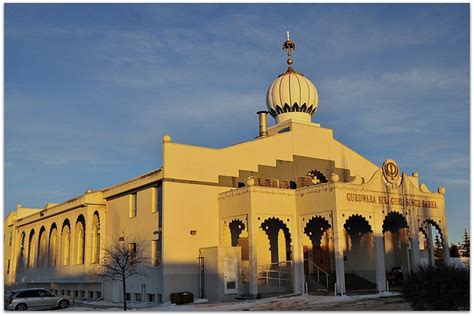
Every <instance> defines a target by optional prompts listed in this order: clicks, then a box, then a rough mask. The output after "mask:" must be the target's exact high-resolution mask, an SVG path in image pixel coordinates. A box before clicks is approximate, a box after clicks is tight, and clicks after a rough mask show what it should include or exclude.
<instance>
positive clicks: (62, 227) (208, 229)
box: [4, 36, 449, 303]
mask: <svg viewBox="0 0 474 316" xmlns="http://www.w3.org/2000/svg"><path fill="white" fill-rule="evenodd" d="M283 48H284V49H285V50H286V52H287V54H288V60H287V63H288V69H287V71H286V72H285V73H283V74H281V75H279V76H278V78H277V79H276V80H275V81H274V82H273V83H272V84H271V86H270V88H269V90H268V92H267V106H268V111H260V112H258V116H259V133H258V137H256V138H255V139H253V140H250V141H246V142H242V143H239V144H236V145H232V146H229V147H225V148H219V149H215V148H208V147H200V146H193V145H187V144H179V143H174V142H172V140H171V137H170V136H164V137H163V145H162V146H163V147H162V152H163V160H162V161H163V165H162V167H161V168H159V169H157V170H154V171H151V172H149V173H147V174H145V175H142V176H140V177H137V178H134V179H131V180H129V181H126V182H124V183H120V184H117V185H114V186H111V187H107V188H104V189H99V190H87V191H86V192H85V193H84V194H83V195H80V196H78V197H75V198H73V199H71V200H68V201H66V202H63V203H60V204H53V203H48V204H46V205H45V206H44V207H43V208H39V209H32V208H25V207H22V206H21V205H18V206H17V208H16V210H14V211H12V212H10V213H9V215H8V216H7V218H6V219H5V220H4V280H5V287H6V288H7V289H10V288H18V287H25V286H26V287H38V286H42V287H47V288H51V289H53V290H54V291H56V292H57V293H59V294H62V295H70V296H73V297H76V298H79V299H81V298H84V299H104V300H109V301H114V302H120V301H121V300H122V297H121V293H122V288H121V284H119V283H118V282H117V283H114V282H111V281H106V280H102V279H100V278H99V277H98V276H97V271H98V267H99V265H98V263H99V262H100V260H102V258H103V256H104V255H105V254H104V251H103V248H104V245H108V244H110V243H112V242H113V240H114V239H115V238H117V237H124V238H125V237H127V239H126V240H128V241H130V240H132V241H133V240H134V238H135V239H137V240H138V239H139V240H143V241H144V245H145V254H146V256H147V257H148V258H149V259H148V260H147V263H146V264H143V266H142V267H141V269H143V270H144V272H146V275H147V277H134V278H132V279H130V280H129V281H128V284H127V289H126V292H127V300H130V301H132V302H149V303H159V302H167V301H169V300H170V294H171V293H174V292H183V291H188V292H192V293H193V294H194V296H195V297H206V298H208V299H210V300H219V301H222V300H228V299H233V298H235V297H237V296H243V297H258V296H261V295H272V294H274V293H282V292H294V293H305V292H307V291H335V292H337V293H339V294H344V293H345V292H346V291H351V290H357V289H372V290H375V291H386V290H388V287H389V283H388V281H389V279H390V273H391V272H392V271H394V270H396V271H400V272H401V273H402V274H405V275H406V273H408V272H409V271H410V270H413V269H414V268H416V267H417V266H418V265H419V264H435V259H437V260H442V261H443V262H444V263H447V262H448V260H449V251H448V232H447V223H446V216H445V204H444V195H445V189H444V188H443V187H439V188H438V190H437V191H436V192H433V191H430V190H429V189H428V188H427V186H426V185H425V184H423V183H420V182H419V180H420V176H419V174H418V173H417V172H412V173H411V175H408V174H406V173H403V172H401V170H400V168H399V166H398V165H397V163H396V162H395V161H394V160H390V159H387V160H386V161H385V162H383V164H381V165H380V166H379V165H376V164H374V163H372V162H371V161H369V160H368V159H366V158H364V157H363V156H362V155H360V154H358V153H357V152H355V151H354V150H352V149H350V148H349V147H347V146H345V145H344V144H342V143H341V142H339V141H338V140H336V139H334V137H333V131H332V130H331V129H328V128H324V127H321V126H320V125H319V124H317V123H313V122H312V116H313V114H314V113H315V111H316V110H317V107H318V93H317V90H316V87H315V86H314V84H313V83H312V82H311V81H310V80H309V79H308V78H307V77H305V76H304V75H303V74H301V73H299V72H297V71H296V70H294V69H293V67H292V64H293V60H292V56H291V55H292V52H293V49H294V48H295V43H294V42H293V41H292V40H291V39H290V38H289V36H288V38H287V40H286V41H285V43H284V46H283ZM267 114H270V115H271V116H272V117H273V118H275V121H276V123H275V124H274V125H272V126H270V127H267ZM434 234H437V235H438V236H439V237H440V240H441V241H440V242H441V244H442V256H439V255H438V258H435V245H434V243H433V235H434ZM438 250H439V249H438ZM436 262H437V261H436Z"/></svg>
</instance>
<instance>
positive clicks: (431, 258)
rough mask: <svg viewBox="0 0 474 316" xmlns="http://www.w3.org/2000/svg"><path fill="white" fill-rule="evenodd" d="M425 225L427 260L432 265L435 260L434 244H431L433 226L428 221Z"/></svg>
mask: <svg viewBox="0 0 474 316" xmlns="http://www.w3.org/2000/svg"><path fill="white" fill-rule="evenodd" d="M426 227H428V229H427V232H426V236H427V238H428V261H429V264H430V266H434V264H435V260H434V244H433V228H432V226H431V224H430V223H427V224H426Z"/></svg>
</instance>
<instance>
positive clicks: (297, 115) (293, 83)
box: [267, 66, 318, 123]
mask: <svg viewBox="0 0 474 316" xmlns="http://www.w3.org/2000/svg"><path fill="white" fill-rule="evenodd" d="M267 107H268V111H269V112H270V114H271V115H272V116H273V117H274V118H275V119H276V120H277V123H280V122H283V121H286V120H288V119H295V120H299V121H305V122H311V116H312V115H313V114H314V112H315V111H316V109H317V108H318V91H317V90H316V87H315V86H314V84H313V83H312V82H311V81H310V80H309V79H308V78H306V77H305V76H304V75H303V74H300V73H298V72H296V71H294V70H293V68H291V66H290V67H288V70H287V71H286V73H284V74H281V75H279V76H278V78H277V79H275V81H273V83H272V84H271V86H270V88H269V89H268V92H267Z"/></svg>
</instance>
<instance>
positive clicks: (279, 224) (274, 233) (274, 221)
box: [260, 217, 291, 263]
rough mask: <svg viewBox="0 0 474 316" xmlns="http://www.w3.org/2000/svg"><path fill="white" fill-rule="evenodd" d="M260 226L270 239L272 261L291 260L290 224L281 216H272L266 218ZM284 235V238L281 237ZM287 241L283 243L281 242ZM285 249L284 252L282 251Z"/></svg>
mask: <svg viewBox="0 0 474 316" xmlns="http://www.w3.org/2000/svg"><path fill="white" fill-rule="evenodd" d="M260 228H261V229H262V230H263V231H264V232H265V233H266V235H267V237H268V239H269V241H270V253H271V262H272V263H275V262H279V261H281V259H284V261H289V260H291V234H290V230H289V229H288V226H286V224H285V223H284V222H283V221H282V220H281V219H279V218H276V217H270V218H267V219H265V220H264V221H263V222H262V223H261V224H260ZM281 237H283V238H281ZM283 240H284V242H285V244H284V245H281V244H280V243H281V242H283ZM283 249H284V252H285V253H284V254H282V253H280V252H281V251H282V250H283Z"/></svg>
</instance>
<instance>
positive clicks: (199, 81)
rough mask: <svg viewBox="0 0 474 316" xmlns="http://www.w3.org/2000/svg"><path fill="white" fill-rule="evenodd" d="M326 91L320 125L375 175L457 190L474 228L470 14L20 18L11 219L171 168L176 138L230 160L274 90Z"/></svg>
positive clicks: (33, 13)
mask: <svg viewBox="0 0 474 316" xmlns="http://www.w3.org/2000/svg"><path fill="white" fill-rule="evenodd" d="M287 27H289V28H290V29H291V33H292V38H293V39H294V40H295V42H296V44H297V48H296V51H295V53H294V61H295V63H294V67H295V69H297V70H298V71H301V72H303V73H304V74H305V75H306V76H308V77H309V78H310V79H311V80H312V81H313V82H314V83H315V85H316V86H317V88H318V92H319V97H320V102H319V110H318V112H317V113H316V115H315V116H314V117H313V121H315V122H318V123H321V125H322V126H324V127H328V128H332V129H334V135H335V137H336V138H337V139H338V140H340V141H342V142H343V143H344V144H346V145H348V146H349V147H351V148H353V149H355V150H356V151H358V152H359V153H361V154H362V155H364V156H365V157H367V158H368V159H370V160H371V161H373V162H374V163H376V164H378V165H381V164H382V162H383V161H384V159H387V158H391V159H395V160H396V161H397V162H398V164H399V166H400V167H401V169H402V171H403V172H405V173H409V174H411V173H412V172H413V171H415V170H416V171H419V172H420V181H421V182H425V183H426V184H427V185H428V187H429V188H430V189H431V190H433V191H436V189H437V187H438V186H439V185H443V186H445V187H446V189H447V195H446V203H447V207H446V210H447V217H448V230H449V237H450V240H451V241H457V240H460V239H461V236H462V233H463V231H464V229H465V228H469V227H468V226H469V220H470V215H469V212H470V211H469V192H470V191H469V184H470V181H469V172H470V165H469V146H470V142H469V114H470V113H469V111H470V107H469V102H470V95H469V87H470V85H469V5H468V4H452V5H451V4H450V5H447V4H434V5H433V4H397V5H392V4H383V5H381V4H379V5H374V4H370V5H367V4H366V5H362V4H350V5H349V4H291V5H288V4H269V5H268V4H266V5H262V4H259V5H257V4H239V5H236V4H232V5H219V4H207V5H204V4H195V5H189V4H186V5H184V4H182V5H178V4H173V5H167V4H137V5H127V4H96V5H92V4H69V5H58V4H48V5H44V4H43V5H42V4H6V5H5V76H4V92H5V95H4V101H5V104H4V105H5V107H4V111H5V112H4V113H5V115H4V119H5V125H4V128H5V133H4V135H5V142H4V146H5V148H4V154H5V183H4V187H5V192H4V194H5V195H4V196H5V211H4V213H5V214H6V213H7V212H8V211H9V210H12V209H14V207H15V205H16V204H17V203H21V204H22V205H24V206H27V207H43V206H44V205H45V204H46V202H61V201H64V200H67V199H69V198H71V197H73V196H77V195H79V194H82V193H83V192H84V190H86V189H88V188H92V189H98V188H102V187H105V186H108V185H111V184H115V183H117V182H120V181H124V180H126V179H129V178H132V177H135V176H137V175H140V174H142V173H145V172H147V171H150V170H152V169H155V168H158V167H160V166H161V137H162V136H163V135H164V134H170V135H171V136H172V138H173V141H176V142H180V143H190V144H196V145H203V146H210V147H223V146H227V145H230V144H233V143H237V142H240V141H243V140H248V139H253V138H254V137H255V136H256V134H257V129H258V124H257V115H256V114H255V112H256V111H258V110H262V109H265V108H266V105H265V96H266V91H267V89H268V86H269V85H270V83H271V82H272V81H273V80H274V78H275V77H276V76H277V75H278V74H279V73H281V72H282V71H284V70H285V65H286V64H285V60H286V59H285V55H284V52H282V50H281V45H282V42H283V40H284V38H285V30H286V28H287Z"/></svg>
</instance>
